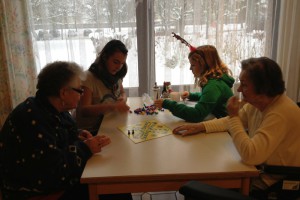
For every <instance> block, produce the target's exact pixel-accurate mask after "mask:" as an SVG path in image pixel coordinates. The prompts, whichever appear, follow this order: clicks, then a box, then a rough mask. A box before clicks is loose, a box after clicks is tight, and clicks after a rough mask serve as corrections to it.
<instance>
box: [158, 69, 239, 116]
mask: <svg viewBox="0 0 300 200" xmlns="http://www.w3.org/2000/svg"><path fill="white" fill-rule="evenodd" d="M233 83H234V79H233V78H232V77H230V76H228V75H227V74H224V75H223V76H222V77H221V78H220V79H209V80H208V82H207V84H206V85H204V86H203V87H202V92H195V93H190V96H189V100H191V101H197V104H196V105H195V107H190V106H187V105H185V104H183V103H177V102H176V101H171V100H167V99H166V100H164V101H163V105H162V106H163V108H165V109H168V110H170V111H171V112H172V114H173V115H175V116H176V117H179V118H182V119H184V120H186V121H189V122H201V121H203V119H204V118H205V117H206V116H207V115H208V114H213V115H214V116H215V117H217V118H220V117H224V116H227V110H226V103H227V100H228V99H229V98H230V97H231V96H233V93H232V90H231V88H232V86H233Z"/></svg>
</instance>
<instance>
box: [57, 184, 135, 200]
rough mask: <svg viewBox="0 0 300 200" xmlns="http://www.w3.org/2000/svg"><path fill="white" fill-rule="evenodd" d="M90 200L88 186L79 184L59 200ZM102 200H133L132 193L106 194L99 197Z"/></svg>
mask: <svg viewBox="0 0 300 200" xmlns="http://www.w3.org/2000/svg"><path fill="white" fill-rule="evenodd" d="M74 199H80V200H88V199H89V190H88V186H87V185H86V184H78V185H76V186H74V187H73V188H72V189H70V190H68V191H66V192H65V193H64V194H63V196H61V197H60V199H59V200H74ZM99 199H100V200H132V196H131V193H122V194H104V195H99Z"/></svg>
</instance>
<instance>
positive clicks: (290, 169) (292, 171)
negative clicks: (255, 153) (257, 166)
mask: <svg viewBox="0 0 300 200" xmlns="http://www.w3.org/2000/svg"><path fill="white" fill-rule="evenodd" d="M262 169H263V171H264V172H265V173H267V174H280V175H298V176H300V167H294V166H278V165H263V168H262Z"/></svg>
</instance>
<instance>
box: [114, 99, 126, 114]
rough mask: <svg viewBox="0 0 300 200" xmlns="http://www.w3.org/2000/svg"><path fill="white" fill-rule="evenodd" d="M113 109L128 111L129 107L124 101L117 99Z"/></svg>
mask: <svg viewBox="0 0 300 200" xmlns="http://www.w3.org/2000/svg"><path fill="white" fill-rule="evenodd" d="M113 106H114V110H115V111H117V112H128V111H129V109H130V107H129V106H128V105H127V104H126V102H125V101H117V102H116V103H114V105H113Z"/></svg>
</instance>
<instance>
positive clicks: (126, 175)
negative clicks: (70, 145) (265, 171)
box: [81, 97, 258, 200]
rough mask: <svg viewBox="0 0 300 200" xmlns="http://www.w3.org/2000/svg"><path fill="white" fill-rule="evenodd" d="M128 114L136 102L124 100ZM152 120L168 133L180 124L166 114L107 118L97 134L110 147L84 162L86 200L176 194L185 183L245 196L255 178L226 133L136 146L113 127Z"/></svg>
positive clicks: (138, 101) (255, 173) (170, 137)
mask: <svg viewBox="0 0 300 200" xmlns="http://www.w3.org/2000/svg"><path fill="white" fill-rule="evenodd" d="M128 104H129V105H130V107H131V109H132V111H133V110H134V109H136V108H139V107H142V105H143V103H142V100H141V98H138V97H134V98H129V99H128ZM151 119H156V120H158V121H160V122H163V123H164V124H166V125H167V126H169V127H170V128H171V129H173V128H175V127H177V126H178V125H180V124H183V123H185V122H184V121H183V120H181V119H179V118H177V117H174V116H173V115H172V114H171V113H170V112H169V111H167V110H165V111H164V112H159V113H158V115H137V114H135V113H128V114H127V113H126V114H117V113H112V114H109V115H107V116H106V117H105V118H104V120H103V122H102V125H101V127H100V130H99V134H106V135H108V136H110V138H111V141H112V143H111V144H110V145H108V146H107V147H105V148H103V149H102V151H101V152H100V153H98V154H95V155H93V156H92V158H91V159H90V160H89V161H88V162H87V164H86V167H85V169H84V172H83V174H82V177H81V183H87V184H89V193H90V200H96V199H98V194H112V193H130V192H155V191H171V190H172V191H174V190H175V191H176V190H178V189H179V187H180V186H182V185H183V184H184V183H186V182H187V181H189V180H201V181H204V182H206V183H209V184H213V185H217V186H220V187H225V188H240V189H241V192H242V193H243V194H248V193H249V184H250V178H251V177H255V176H258V171H257V169H256V168H255V167H254V166H248V165H245V164H243V163H242V162H241V159H240V156H239V154H238V152H237V151H236V149H235V147H234V144H233V143H232V139H231V137H230V136H229V134H228V133H213V134H197V135H193V136H188V137H181V136H179V135H173V134H172V135H168V136H164V137H161V138H157V139H153V140H149V141H145V142H141V143H137V144H135V143H134V142H133V141H131V140H130V139H129V138H128V136H127V135H126V134H123V133H122V132H121V131H120V130H118V127H120V126H123V125H126V124H128V125H132V124H136V123H138V122H140V121H143V120H151Z"/></svg>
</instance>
